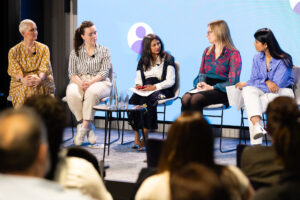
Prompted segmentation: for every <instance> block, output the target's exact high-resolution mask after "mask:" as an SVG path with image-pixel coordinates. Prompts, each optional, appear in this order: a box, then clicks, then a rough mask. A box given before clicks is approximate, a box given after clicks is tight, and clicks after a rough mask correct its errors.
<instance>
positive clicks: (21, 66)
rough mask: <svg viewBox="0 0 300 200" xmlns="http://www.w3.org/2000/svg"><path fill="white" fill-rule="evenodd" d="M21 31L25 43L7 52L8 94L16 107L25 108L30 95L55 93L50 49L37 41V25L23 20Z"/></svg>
mask: <svg viewBox="0 0 300 200" xmlns="http://www.w3.org/2000/svg"><path fill="white" fill-rule="evenodd" d="M19 31H20V33H21V35H22V36H23V38H24V40H23V41H21V42H20V43H19V44H17V45H16V46H14V47H12V48H11V49H10V50H9V53H8V74H9V75H10V76H11V82H10V90H9V95H10V96H11V98H12V104H13V106H14V108H19V107H20V106H22V104H23V103H24V101H25V100H26V99H27V98H28V97H30V96H33V95H37V94H40V95H49V94H54V89H55V86H54V80H53V74H52V69H51V64H50V52H49V48H48V47H47V46H46V45H45V44H42V43H40V42H37V41H36V40H37V36H38V31H37V27H36V24H35V23H34V21H32V20H30V19H25V20H23V21H21V23H20V25H19Z"/></svg>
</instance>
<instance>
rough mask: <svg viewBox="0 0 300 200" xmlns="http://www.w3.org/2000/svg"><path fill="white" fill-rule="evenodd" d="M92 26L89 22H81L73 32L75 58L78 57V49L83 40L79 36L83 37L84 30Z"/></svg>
mask: <svg viewBox="0 0 300 200" xmlns="http://www.w3.org/2000/svg"><path fill="white" fill-rule="evenodd" d="M91 26H94V23H93V22H91V21H83V22H82V23H81V24H80V26H79V27H78V28H77V29H76V30H75V35H74V49H75V53H76V55H77V56H79V47H80V46H81V45H82V44H83V42H84V41H83V39H82V37H81V35H84V29H85V28H89V27H91Z"/></svg>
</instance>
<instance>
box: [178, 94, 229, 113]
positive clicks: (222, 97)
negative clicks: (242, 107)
mask: <svg viewBox="0 0 300 200" xmlns="http://www.w3.org/2000/svg"><path fill="white" fill-rule="evenodd" d="M218 103H223V104H228V99H227V94H226V93H224V92H221V91H219V90H208V91H202V92H198V93H195V94H190V93H188V92H187V93H185V95H183V97H182V99H181V111H182V112H185V111H200V112H202V111H203V108H204V107H205V106H208V105H211V104H218Z"/></svg>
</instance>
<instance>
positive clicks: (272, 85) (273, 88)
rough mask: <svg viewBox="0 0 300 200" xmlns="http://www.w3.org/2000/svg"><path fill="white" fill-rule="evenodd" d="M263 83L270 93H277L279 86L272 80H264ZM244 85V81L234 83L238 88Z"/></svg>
mask: <svg viewBox="0 0 300 200" xmlns="http://www.w3.org/2000/svg"><path fill="white" fill-rule="evenodd" d="M265 83H266V85H267V87H268V88H269V90H270V92H271V93H278V91H279V87H278V85H277V84H276V83H274V82H273V81H270V80H267V81H265ZM245 86H246V83H245V82H238V83H237V84H235V87H236V88H239V89H240V90H241V89H242V88H243V87H245Z"/></svg>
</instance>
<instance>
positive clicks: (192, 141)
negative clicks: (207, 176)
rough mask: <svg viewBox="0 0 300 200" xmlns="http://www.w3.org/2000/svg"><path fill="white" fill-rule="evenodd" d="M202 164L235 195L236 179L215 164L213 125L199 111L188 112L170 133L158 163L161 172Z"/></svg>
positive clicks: (222, 167) (173, 125)
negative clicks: (190, 164) (189, 164)
mask: <svg viewBox="0 0 300 200" xmlns="http://www.w3.org/2000/svg"><path fill="white" fill-rule="evenodd" d="M191 162H192V163H199V164H202V165H204V166H206V167H208V168H210V169H212V170H214V172H215V173H216V174H217V175H218V176H219V178H220V180H221V181H222V183H223V184H224V185H226V187H227V189H228V191H230V192H231V194H233V195H235V192H236V188H237V187H239V184H238V181H237V178H236V177H235V176H234V175H233V173H232V172H231V171H230V170H229V169H227V168H226V167H224V166H222V165H217V164H215V162H214V136H213V132H212V129H211V126H210V125H209V124H208V122H207V121H206V119H205V118H204V117H203V116H202V114H201V113H200V112H185V113H183V114H181V116H179V117H178V118H177V119H176V121H175V122H174V123H173V124H172V126H171V128H170V129H169V131H168V137H167V139H166V141H165V144H164V146H163V147H162V154H161V157H160V160H159V164H158V170H159V172H164V171H170V174H171V175H172V173H174V172H176V171H177V170H179V169H180V168H182V167H184V166H185V165H187V164H188V163H191Z"/></svg>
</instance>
